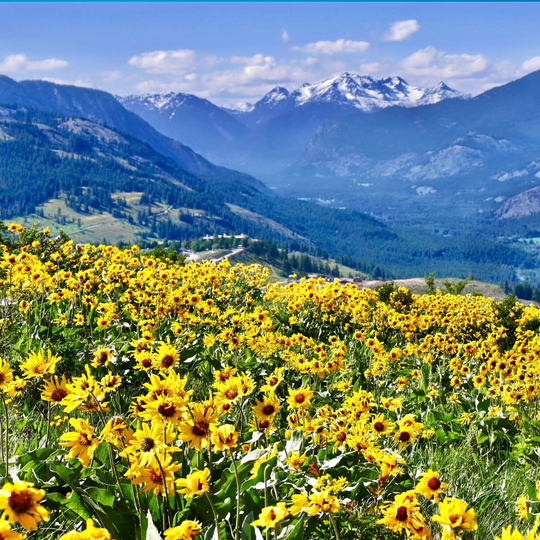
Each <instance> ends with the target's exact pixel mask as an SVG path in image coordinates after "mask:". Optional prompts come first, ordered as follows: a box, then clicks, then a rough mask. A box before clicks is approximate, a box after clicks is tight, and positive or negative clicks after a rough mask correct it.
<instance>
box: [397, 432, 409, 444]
mask: <svg viewBox="0 0 540 540" xmlns="http://www.w3.org/2000/svg"><path fill="white" fill-rule="evenodd" d="M399 440H400V441H401V442H408V441H410V440H411V434H410V433H409V432H408V431H402V432H401V433H400V434H399Z"/></svg>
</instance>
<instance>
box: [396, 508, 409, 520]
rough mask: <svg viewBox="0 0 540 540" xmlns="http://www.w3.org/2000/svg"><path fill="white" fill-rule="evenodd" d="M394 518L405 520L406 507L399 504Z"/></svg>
mask: <svg viewBox="0 0 540 540" xmlns="http://www.w3.org/2000/svg"><path fill="white" fill-rule="evenodd" d="M396 519H397V520H398V521H407V507H406V506H400V507H399V508H398V509H397V512H396Z"/></svg>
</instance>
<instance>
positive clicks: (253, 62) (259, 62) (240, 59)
mask: <svg viewBox="0 0 540 540" xmlns="http://www.w3.org/2000/svg"><path fill="white" fill-rule="evenodd" d="M273 61H274V58H272V57H271V56H264V55H263V54H254V55H253V56H232V57H231V63H233V64H242V65H244V66H263V65H264V64H266V63H271V62H273Z"/></svg>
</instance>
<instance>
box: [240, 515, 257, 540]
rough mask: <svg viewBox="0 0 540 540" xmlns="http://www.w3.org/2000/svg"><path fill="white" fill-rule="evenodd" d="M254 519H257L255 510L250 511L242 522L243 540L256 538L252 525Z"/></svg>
mask: <svg viewBox="0 0 540 540" xmlns="http://www.w3.org/2000/svg"><path fill="white" fill-rule="evenodd" d="M252 521H255V516H254V515H253V512H250V513H249V514H248V515H247V516H246V517H245V519H244V523H243V524H242V540H253V539H254V538H255V531H254V529H253V527H252V526H251V523H252Z"/></svg>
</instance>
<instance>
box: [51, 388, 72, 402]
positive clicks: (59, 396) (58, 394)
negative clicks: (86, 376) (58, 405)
mask: <svg viewBox="0 0 540 540" xmlns="http://www.w3.org/2000/svg"><path fill="white" fill-rule="evenodd" d="M67 395H68V393H67V392H66V391H65V390H64V389H63V388H57V389H56V390H55V391H54V392H52V393H51V399H52V400H53V401H56V402H59V401H62V400H63V399H64V398H65V397H66V396H67Z"/></svg>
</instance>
